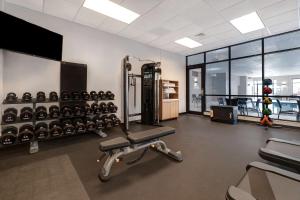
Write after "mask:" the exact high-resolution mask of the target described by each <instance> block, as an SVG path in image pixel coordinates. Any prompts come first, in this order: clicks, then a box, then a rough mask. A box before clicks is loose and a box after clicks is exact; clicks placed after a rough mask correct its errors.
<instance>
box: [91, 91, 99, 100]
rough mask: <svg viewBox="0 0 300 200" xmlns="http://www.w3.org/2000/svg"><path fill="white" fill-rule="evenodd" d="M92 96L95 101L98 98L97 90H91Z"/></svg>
mask: <svg viewBox="0 0 300 200" xmlns="http://www.w3.org/2000/svg"><path fill="white" fill-rule="evenodd" d="M90 97H91V99H92V100H94V101H96V100H98V94H97V92H96V91H91V92H90Z"/></svg>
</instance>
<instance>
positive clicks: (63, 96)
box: [60, 91, 71, 101]
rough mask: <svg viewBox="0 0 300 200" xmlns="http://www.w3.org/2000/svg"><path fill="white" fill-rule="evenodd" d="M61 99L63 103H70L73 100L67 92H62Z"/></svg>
mask: <svg viewBox="0 0 300 200" xmlns="http://www.w3.org/2000/svg"><path fill="white" fill-rule="evenodd" d="M60 99H61V100H62V101H69V100H70V99H71V95H70V93H69V92H67V91H62V92H61V94H60Z"/></svg>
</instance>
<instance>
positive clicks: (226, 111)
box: [210, 106, 238, 124]
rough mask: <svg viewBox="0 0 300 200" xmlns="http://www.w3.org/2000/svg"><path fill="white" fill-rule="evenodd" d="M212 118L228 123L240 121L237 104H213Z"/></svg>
mask: <svg viewBox="0 0 300 200" xmlns="http://www.w3.org/2000/svg"><path fill="white" fill-rule="evenodd" d="M210 109H211V111H212V114H211V116H210V117H211V118H210V119H211V120H212V121H216V122H223V123H228V124H236V123H237V122H238V107H237V106H211V107H210Z"/></svg>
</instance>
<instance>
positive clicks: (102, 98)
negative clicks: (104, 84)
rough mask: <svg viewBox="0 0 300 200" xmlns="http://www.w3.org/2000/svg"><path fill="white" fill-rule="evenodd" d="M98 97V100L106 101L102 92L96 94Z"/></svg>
mask: <svg viewBox="0 0 300 200" xmlns="http://www.w3.org/2000/svg"><path fill="white" fill-rule="evenodd" d="M98 96H99V99H101V100H105V99H106V95H105V93H104V92H103V91H99V92H98Z"/></svg>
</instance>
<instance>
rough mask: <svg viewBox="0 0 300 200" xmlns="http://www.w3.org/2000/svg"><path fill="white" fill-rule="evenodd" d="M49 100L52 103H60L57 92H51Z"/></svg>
mask: <svg viewBox="0 0 300 200" xmlns="http://www.w3.org/2000/svg"><path fill="white" fill-rule="evenodd" d="M49 100H50V101H58V95H57V92H53V91H52V92H50V94H49Z"/></svg>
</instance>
